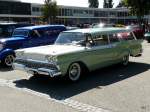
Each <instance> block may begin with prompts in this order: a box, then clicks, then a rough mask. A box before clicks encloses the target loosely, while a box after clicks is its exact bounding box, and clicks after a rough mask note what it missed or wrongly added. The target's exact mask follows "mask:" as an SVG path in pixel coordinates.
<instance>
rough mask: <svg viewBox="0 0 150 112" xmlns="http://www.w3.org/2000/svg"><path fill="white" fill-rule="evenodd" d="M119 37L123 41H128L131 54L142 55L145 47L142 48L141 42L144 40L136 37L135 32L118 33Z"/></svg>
mask: <svg viewBox="0 0 150 112" xmlns="http://www.w3.org/2000/svg"><path fill="white" fill-rule="evenodd" d="M117 37H118V38H119V39H120V40H121V41H126V42H127V43H128V45H129V48H130V55H131V56H141V54H142V52H143V49H141V48H142V45H141V44H140V43H142V40H141V39H136V36H135V34H134V33H133V32H123V33H118V35H117ZM135 40H136V41H135Z"/></svg>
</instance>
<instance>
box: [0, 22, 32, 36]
mask: <svg viewBox="0 0 150 112" xmlns="http://www.w3.org/2000/svg"><path fill="white" fill-rule="evenodd" d="M25 26H33V24H28V23H0V38H9V37H11V35H12V33H13V31H14V30H15V29H16V28H19V27H25Z"/></svg>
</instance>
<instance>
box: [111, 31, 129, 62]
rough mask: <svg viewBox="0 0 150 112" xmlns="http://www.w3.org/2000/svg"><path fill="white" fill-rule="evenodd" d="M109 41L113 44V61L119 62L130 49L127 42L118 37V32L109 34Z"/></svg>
mask: <svg viewBox="0 0 150 112" xmlns="http://www.w3.org/2000/svg"><path fill="white" fill-rule="evenodd" d="M109 41H110V46H111V51H112V52H113V54H112V59H111V63H112V64H113V63H118V61H120V59H122V57H123V56H124V55H125V53H126V51H127V50H128V49H127V47H126V44H124V43H122V42H121V40H120V39H119V38H118V37H117V34H116V33H114V34H109Z"/></svg>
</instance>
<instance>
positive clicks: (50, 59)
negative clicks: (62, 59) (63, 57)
mask: <svg viewBox="0 0 150 112" xmlns="http://www.w3.org/2000/svg"><path fill="white" fill-rule="evenodd" d="M46 60H47V61H48V62H51V63H56V62H57V56H46Z"/></svg>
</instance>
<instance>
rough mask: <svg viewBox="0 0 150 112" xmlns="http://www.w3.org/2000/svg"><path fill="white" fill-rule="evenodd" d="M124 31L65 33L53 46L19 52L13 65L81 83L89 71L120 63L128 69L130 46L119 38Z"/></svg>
mask: <svg viewBox="0 0 150 112" xmlns="http://www.w3.org/2000/svg"><path fill="white" fill-rule="evenodd" d="M122 32H130V31H128V30H127V29H125V28H95V29H94V28H93V29H77V30H70V31H64V32H62V33H60V35H59V36H58V38H57V40H56V42H55V44H54V45H48V46H43V47H35V48H28V49H22V50H17V51H16V60H15V62H14V64H13V66H14V69H17V70H22V71H26V72H28V73H31V74H33V75H38V74H43V75H48V76H50V77H55V76H65V77H67V78H68V79H69V80H71V81H77V80H79V78H80V76H81V74H83V72H84V71H86V70H88V71H93V70H96V69H99V68H102V67H106V66H109V65H112V64H117V63H122V64H123V65H125V66H126V65H127V64H128V62H129V55H130V45H129V43H128V42H127V41H122V40H120V39H119V38H118V37H117V35H118V33H122ZM134 41H137V40H134ZM135 43H136V42H135ZM133 44H134V43H133ZM139 44H141V43H139ZM139 46H140V47H141V45H137V46H136V45H135V46H134V47H133V48H132V49H133V50H137V48H138V49H139V50H138V51H140V49H141V48H139ZM134 53H137V52H134ZM137 54H138V53H137ZM137 54H134V55H137Z"/></svg>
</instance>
